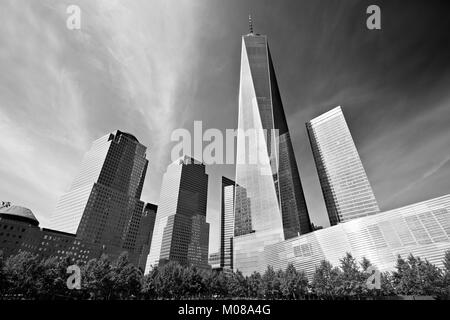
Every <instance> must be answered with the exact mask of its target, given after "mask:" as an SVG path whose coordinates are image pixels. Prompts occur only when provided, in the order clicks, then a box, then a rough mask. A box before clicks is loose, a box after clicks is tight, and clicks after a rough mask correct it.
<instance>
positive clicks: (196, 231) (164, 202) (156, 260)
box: [145, 156, 209, 272]
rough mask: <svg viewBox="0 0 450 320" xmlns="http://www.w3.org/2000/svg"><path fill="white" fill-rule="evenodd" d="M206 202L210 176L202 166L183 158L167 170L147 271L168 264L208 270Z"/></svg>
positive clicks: (187, 157)
mask: <svg viewBox="0 0 450 320" xmlns="http://www.w3.org/2000/svg"><path fill="white" fill-rule="evenodd" d="M207 199H208V175H207V174H206V169H205V165H204V164H203V163H201V162H199V161H197V160H195V159H193V158H191V157H189V156H183V157H181V158H180V159H178V160H175V161H174V162H172V163H171V164H170V165H169V166H168V167H167V171H166V173H165V174H164V176H163V181H162V186H161V194H160V198H159V206H158V212H157V214H156V221H155V228H154V231H153V239H152V242H151V248H150V254H149V258H148V260H147V266H146V268H145V270H146V272H148V271H149V270H151V268H152V267H153V266H156V265H160V264H164V263H167V262H169V261H176V262H178V263H180V264H183V265H187V266H189V265H192V266H196V267H198V268H209V265H208V244H209V223H207V222H206V206H207Z"/></svg>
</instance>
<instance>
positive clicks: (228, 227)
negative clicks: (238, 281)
mask: <svg viewBox="0 0 450 320" xmlns="http://www.w3.org/2000/svg"><path fill="white" fill-rule="evenodd" d="M234 189H235V182H234V181H233V180H231V179H228V178H226V177H222V208H221V221H220V266H221V267H222V268H224V269H231V270H232V269H233V237H234Z"/></svg>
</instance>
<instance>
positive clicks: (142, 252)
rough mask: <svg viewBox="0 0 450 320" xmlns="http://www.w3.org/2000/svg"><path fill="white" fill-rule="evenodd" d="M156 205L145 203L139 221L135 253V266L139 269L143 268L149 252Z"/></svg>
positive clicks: (156, 209)
mask: <svg viewBox="0 0 450 320" xmlns="http://www.w3.org/2000/svg"><path fill="white" fill-rule="evenodd" d="M157 211H158V206H157V205H154V204H152V203H147V204H146V205H145V206H144V211H143V212H142V218H141V222H140V223H139V231H138V233H137V238H136V250H135V251H136V254H137V260H138V262H137V266H138V267H139V268H140V269H141V270H145V265H146V263H147V257H148V254H149V253H150V247H151V244H152V236H153V229H154V227H155V220H156V213H157Z"/></svg>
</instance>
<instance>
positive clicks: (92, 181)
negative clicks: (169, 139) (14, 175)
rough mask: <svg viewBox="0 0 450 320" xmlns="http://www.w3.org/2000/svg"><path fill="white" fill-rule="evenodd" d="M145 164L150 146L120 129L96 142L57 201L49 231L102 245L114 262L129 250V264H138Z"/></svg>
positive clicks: (140, 245) (146, 163)
mask: <svg viewBox="0 0 450 320" xmlns="http://www.w3.org/2000/svg"><path fill="white" fill-rule="evenodd" d="M147 165H148V160H147V159H146V147H145V146H144V145H142V144H140V143H139V141H138V140H137V139H136V137H134V136H133V135H131V134H129V133H125V132H121V131H119V130H117V131H116V132H114V133H110V134H107V135H105V136H103V137H101V138H100V139H98V140H96V141H94V142H93V144H92V147H91V149H90V150H89V152H87V154H86V155H85V157H84V159H83V163H82V165H81V170H80V172H79V174H78V175H77V177H76V178H75V180H74V182H73V184H72V186H71V188H70V190H69V191H68V192H67V193H66V194H64V195H63V196H62V197H61V199H60V201H59V202H58V205H57V207H56V212H55V213H54V215H53V217H52V220H51V227H52V228H53V229H56V230H59V231H62V232H66V233H76V236H77V238H78V239H81V240H83V241H85V242H91V243H95V244H101V245H103V246H104V248H105V253H107V254H109V255H110V256H112V257H114V256H116V255H118V254H120V253H121V252H123V251H127V252H128V253H129V255H130V261H132V262H134V263H136V264H139V263H138V262H137V261H138V260H139V253H138V251H139V250H138V248H141V247H142V244H140V243H138V240H139V239H140V237H139V232H140V228H141V222H143V221H141V220H142V219H143V215H144V203H143V202H142V201H141V200H140V197H141V193H142V188H143V184H144V179H145V175H146V171H147ZM141 249H142V248H141ZM146 255H147V254H145V256H146ZM144 264H145V263H144ZM142 265H143V263H141V266H142Z"/></svg>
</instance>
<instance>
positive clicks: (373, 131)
mask: <svg viewBox="0 0 450 320" xmlns="http://www.w3.org/2000/svg"><path fill="white" fill-rule="evenodd" d="M14 3H16V1H14ZM75 3H78V4H79V5H80V7H81V8H82V10H83V17H84V18H83V22H82V28H81V30H80V32H78V33H71V31H68V30H67V29H65V27H64V22H65V18H66V15H65V10H64V9H65V7H64V5H65V4H53V3H51V2H50V1H43V2H41V3H27V2H23V6H20V5H18V6H13V2H12V1H9V2H8V1H7V2H4V3H2V6H6V8H5V10H1V13H0V17H1V19H2V21H5V24H6V25H7V26H8V27H7V28H4V29H2V30H1V31H0V34H1V36H0V48H1V49H0V50H1V51H0V52H1V54H2V56H4V57H6V59H2V60H0V63H1V65H0V67H1V68H2V70H4V72H3V73H2V75H0V133H1V134H2V136H3V139H2V144H1V145H0V152H1V153H2V158H1V159H0V174H1V175H2V183H1V184H0V196H1V197H2V199H0V200H3V201H11V202H13V203H15V204H17V205H24V206H26V207H29V208H30V209H31V210H32V211H33V212H35V213H36V215H37V216H38V218H39V220H41V221H42V224H43V225H46V222H48V220H49V218H50V216H51V214H52V213H53V212H54V208H55V206H56V203H57V200H58V199H59V197H60V196H61V195H62V194H63V193H64V192H65V191H67V190H68V187H69V185H70V183H71V182H72V180H73V178H74V177H75V174H76V171H77V170H78V168H79V166H80V164H81V159H82V157H83V156H84V153H85V152H87V150H88V146H89V145H90V143H92V141H94V140H95V139H97V138H99V137H101V136H102V135H104V134H105V133H106V132H110V131H114V130H116V129H119V130H123V131H128V132H131V133H133V134H135V135H136V136H137V137H138V139H139V140H140V141H141V142H142V143H143V144H144V145H146V146H147V147H148V156H149V170H148V173H147V178H146V181H145V184H144V191H143V196H142V200H143V201H146V202H151V203H155V204H158V199H159V192H160V186H161V176H162V173H163V172H164V169H165V167H166V166H167V165H168V164H169V162H170V161H169V157H170V150H171V144H170V143H169V140H170V132H171V130H173V129H176V128H180V127H185V128H187V129H192V123H193V121H194V120H203V123H204V127H205V128H219V129H223V130H225V129H226V128H236V127H237V100H238V99H237V97H238V86H239V53H240V50H239V46H240V36H241V35H242V34H246V33H247V29H248V13H249V12H251V13H252V17H253V21H254V23H253V26H254V29H255V32H258V33H261V34H267V35H268V38H269V40H270V42H271V53H272V57H273V59H274V65H275V69H276V72H277V78H278V83H279V87H280V91H281V98H282V100H283V102H284V107H285V112H286V114H287V122H288V126H289V127H290V128H291V136H292V142H293V147H294V151H295V155H296V158H297V163H298V166H299V171H300V172H301V178H302V184H303V187H304V192H305V197H306V202H307V205H308V209H309V212H310V216H311V220H312V222H313V223H314V224H318V225H323V226H325V227H326V226H328V223H327V219H328V218H327V214H326V210H325V206H324V204H323V197H322V195H321V191H320V186H319V183H318V178H317V173H316V171H315V167H314V162H313V158H312V153H311V150H310V147H309V143H308V140H307V134H306V130H305V126H304V124H305V122H307V121H309V120H311V119H312V118H314V117H316V116H318V115H320V114H322V113H323V112H325V111H328V110H331V109H332V108H334V107H335V106H338V105H341V106H342V107H343V109H344V112H345V114H346V118H347V121H348V124H349V127H350V131H351V132H352V135H353V137H354V139H355V143H356V147H357V149H358V151H359V152H360V154H361V158H362V163H363V165H364V167H365V169H366V171H367V174H368V177H369V181H370V182H371V184H372V186H373V189H374V193H375V196H376V198H377V200H378V202H379V204H380V208H381V210H382V211H385V210H387V209H391V208H395V207H399V206H401V205H407V204H410V203H414V202H419V201H421V200H425V199H428V198H432V197H438V196H440V195H443V194H446V193H448V190H449V189H450V182H449V181H450V179H449V178H450V154H449V152H448V150H450V137H449V135H448V129H447V125H448V123H449V121H450V112H449V111H448V110H449V103H450V94H449V93H447V92H445V91H448V90H446V88H448V84H449V81H450V69H449V64H448V63H446V62H445V59H446V58H445V57H446V56H448V53H449V52H450V48H449V47H448V45H447V46H446V45H445V40H446V38H444V37H445V35H444V33H445V32H446V30H448V24H449V22H448V21H446V19H445V18H443V19H439V18H438V17H439V16H440V15H442V16H443V17H445V15H444V12H442V13H441V12H432V11H433V10H432V9H431V8H430V7H427V6H425V5H422V4H420V5H419V4H412V5H411V7H409V8H407V9H406V10H405V8H403V7H402V6H401V5H400V4H399V3H398V2H395V1H394V2H392V3H390V4H388V3H386V2H384V1H379V5H380V7H381V8H382V12H383V27H382V30H381V31H380V32H379V33H376V32H371V31H368V30H367V29H365V26H364V21H365V17H366V15H365V11H364V6H366V3H365V2H362V3H358V4H355V3H356V2H349V3H350V4H348V3H346V4H342V3H341V4H339V5H337V4H331V5H327V7H325V6H324V2H318V4H314V5H313V4H312V2H302V3H301V4H297V3H294V2H292V3H290V4H289V5H288V6H286V8H283V9H282V8H281V6H279V5H278V4H272V5H271V6H270V8H269V7H268V5H267V3H268V2H260V3H258V4H256V2H253V1H251V2H246V3H245V4H240V3H237V1H230V2H229V3H218V2H215V1H211V2H208V3H207V2H206V1H203V2H197V3H196V5H191V3H189V2H187V1H186V2H182V3H180V4H179V5H177V6H176V8H175V10H173V9H174V8H172V6H171V5H170V4H167V3H166V2H164V3H163V2H160V3H156V5H155V8H157V9H156V10H155V8H149V7H146V6H148V5H147V4H145V3H143V2H142V3H140V2H137V3H133V4H127V6H131V7H128V8H127V7H125V5H121V4H120V3H119V2H118V1H116V2H113V3H111V4H110V3H106V2H102V1H99V2H96V3H92V4H91V3H88V2H86V1H75ZM18 7H22V8H21V9H19V8H18ZM366 7H367V6H366ZM151 9H152V10H151ZM291 11H292V12H291ZM442 11H444V10H442ZM7 12H8V15H6V14H5V13H7ZM210 14H214V16H215V17H216V18H217V19H216V20H213V21H211V19H209V18H208V15H210ZM280 15H283V17H285V18H284V19H281V20H280V19H278V18H277V17H278V16H280ZM393 16H395V19H392V17H393ZM318 17H319V18H318ZM418 17H421V19H418ZM90 18H95V19H90ZM230 19H233V20H232V21H236V22H237V23H235V24H233V23H229V22H228V23H227V22H226V21H230ZM315 19H316V20H317V21H315ZM394 20H395V21H394ZM447 20H448V19H447ZM326 21H328V23H326ZM412 21H414V23H412ZM19 23H20V24H19ZM358 24H360V27H357V25H358ZM394 24H395V25H396V28H395V30H393V29H392V28H393V25H394ZM306 25H308V27H305V26H306ZM180 26H183V32H182V33H181V32H179V31H180V30H181V28H180ZM130 30H133V32H132V33H130ZM147 30H155V31H156V32H154V33H152V37H146V32H147ZM435 30H440V31H441V33H439V32H435ZM293 34H295V35H296V37H292V35H293ZM24 37H30V39H28V40H30V41H22V40H23V38H24ZM400 38H401V40H398V39H400ZM447 43H450V41H447ZM305 44H306V45H305ZM49 49H50V50H49ZM155 49H157V50H155ZM438 49H439V50H438ZM50 51H51V52H50ZM186 57H189V59H187V60H186ZM186 61H188V62H189V63H186ZM311 61H313V63H311ZM205 66H206V67H205ZM418 75H419V76H418ZM423 106H426V108H425V107H423ZM161 113H162V114H161ZM424 127H425V128H428V129H429V130H418V128H424ZM380 151H382V152H380ZM430 155H433V156H430ZM194 156H195V155H194ZM31 159H33V161H31ZM233 171H234V170H233V166H226V165H224V166H222V167H220V166H210V167H208V168H207V173H209V176H210V182H209V190H210V196H209V199H208V213H207V215H208V220H209V221H210V222H211V224H212V226H211V235H212V236H214V235H215V234H218V232H215V230H219V228H220V224H219V216H220V181H221V176H222V175H225V176H227V177H228V178H232V179H233ZM386 177H389V178H386ZM218 238H219V237H217V239H216V238H214V237H212V238H210V248H211V246H212V248H218V242H219V239H218ZM214 243H216V246H214ZM215 251H217V250H214V249H212V250H210V252H215Z"/></svg>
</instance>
